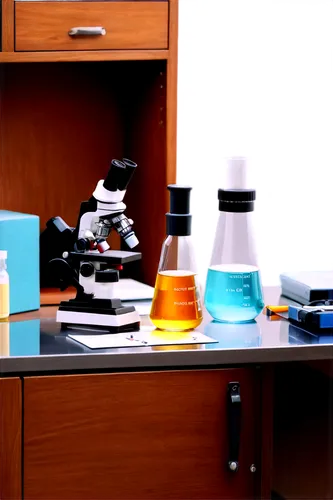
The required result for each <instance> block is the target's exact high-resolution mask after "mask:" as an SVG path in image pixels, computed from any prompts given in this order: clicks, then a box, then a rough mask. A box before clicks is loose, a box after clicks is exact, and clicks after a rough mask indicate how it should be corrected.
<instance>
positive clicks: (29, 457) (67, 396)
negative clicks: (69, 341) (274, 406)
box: [23, 368, 260, 500]
mask: <svg viewBox="0 0 333 500" xmlns="http://www.w3.org/2000/svg"><path fill="white" fill-rule="evenodd" d="M230 382H238V383H239V387H240V398H239V397H238V396H237V394H236V395H235V396H236V397H235V398H234V399H233V403H232V402H231V400H230V398H231V393H230V387H231V386H230ZM256 389H257V388H256V371H255V370H254V369H252V368H244V369H227V370H203V371H200V370H195V371H177V372H153V373H152V372H151V373H130V374H123V373H122V374H106V375H105V374H101V375H75V376H74V375H70V376H51V377H31V378H26V379H25V381H24V476H23V477H24V498H25V500H37V499H40V500H62V499H66V500H75V499H77V500H100V499H103V500H148V499H152V500H164V499H172V500H188V499H201V500H212V499H228V500H231V499H241V500H244V499H246V500H251V499H252V498H254V490H255V481H256V476H257V475H258V474H259V471H257V472H256V473H254V472H253V470H254V469H253V467H252V471H251V465H252V464H254V463H255V456H256V452H257V451H258V450H256V449H255V445H257V446H260V443H259V444H258V443H256V441H257V440H256V437H257V436H256V422H257V416H259V412H260V409H259V408H258V405H257V400H256V394H257V390H256ZM234 390H235V389H234ZM240 409H241V414H240V413H239V410H240ZM256 411H257V412H258V415H256V414H255V412H256ZM228 415H229V416H230V418H228ZM239 422H240V424H241V425H240V432H239V428H238V427H239V426H238V424H239ZM230 425H231V427H232V428H230ZM238 443H239V455H238V456H237V457H236V458H238V462H239V469H238V471H237V472H236V471H234V472H232V471H230V470H229V469H228V462H229V460H230V458H231V459H232V460H235V454H236V455H237V447H238V446H237V444H238ZM230 444H231V446H232V449H230Z"/></svg>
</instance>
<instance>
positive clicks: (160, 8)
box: [15, 1, 168, 51]
mask: <svg viewBox="0 0 333 500" xmlns="http://www.w3.org/2000/svg"><path fill="white" fill-rule="evenodd" d="M80 26H92V27H93V26H101V27H103V28H105V30H106V35H105V36H76V37H71V36H69V34H68V32H69V31H70V29H71V28H74V27H80ZM167 48H168V3H167V2H82V1H77V2H35V1H33V2H16V4H15V49H16V50H17V51H34V50H36V51H42V50H57V51H59V50H106V49H108V50H110V49H117V50H119V49H167Z"/></svg>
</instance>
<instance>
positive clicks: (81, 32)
mask: <svg viewBox="0 0 333 500" xmlns="http://www.w3.org/2000/svg"><path fill="white" fill-rule="evenodd" d="M68 34H69V36H104V35H106V29H105V28H102V27H101V26H81V27H77V28H72V29H70V30H69V32H68Z"/></svg>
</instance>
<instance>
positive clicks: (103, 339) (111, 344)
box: [69, 326, 217, 349]
mask: <svg viewBox="0 0 333 500" xmlns="http://www.w3.org/2000/svg"><path fill="white" fill-rule="evenodd" d="M69 337H70V338H71V339H73V340H75V341H76V342H79V343H80V344H83V345H85V346H86V347H89V349H112V348H119V347H150V346H163V345H184V344H211V343H215V342H217V341H216V340H214V339H212V338H210V337H207V336H206V335H203V334H202V333H200V332H196V331H193V332H162V331H159V330H155V328H154V327H152V326H144V327H142V329H141V330H140V331H139V332H132V333H112V334H108V333H107V334H102V335H100V334H96V335H75V334H74V335H69Z"/></svg>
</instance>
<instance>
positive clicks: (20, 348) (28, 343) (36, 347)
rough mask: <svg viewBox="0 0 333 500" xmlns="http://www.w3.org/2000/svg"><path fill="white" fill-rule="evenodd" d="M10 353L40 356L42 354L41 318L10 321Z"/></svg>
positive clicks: (11, 354)
mask: <svg viewBox="0 0 333 500" xmlns="http://www.w3.org/2000/svg"><path fill="white" fill-rule="evenodd" d="M9 325H10V337H9V355H10V356H38V355H39V354H40V320H39V319H31V320H29V321H14V322H11V323H9Z"/></svg>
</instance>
